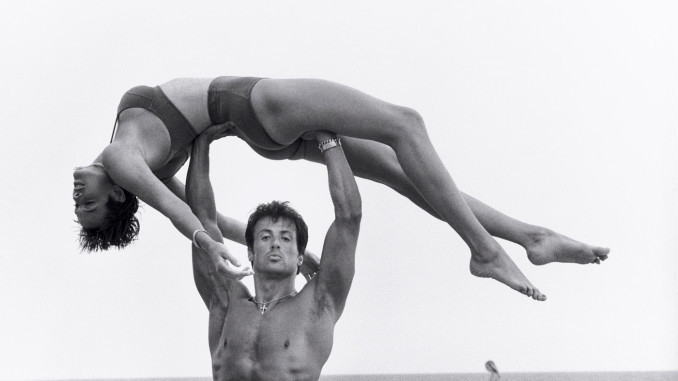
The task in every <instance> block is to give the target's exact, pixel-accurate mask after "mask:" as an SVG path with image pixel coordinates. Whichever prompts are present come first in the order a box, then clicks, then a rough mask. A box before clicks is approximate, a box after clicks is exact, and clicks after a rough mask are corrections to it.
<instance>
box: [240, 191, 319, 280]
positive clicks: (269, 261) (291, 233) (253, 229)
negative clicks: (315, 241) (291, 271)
mask: <svg viewBox="0 0 678 381" xmlns="http://www.w3.org/2000/svg"><path fill="white" fill-rule="evenodd" d="M287 204H288V203H287V202H280V201H273V202H270V203H268V204H261V205H259V206H258V207H257V209H256V210H255V211H254V213H252V214H251V215H250V218H249V220H248V221H247V228H246V230H245V241H246V242H247V252H248V257H249V260H250V262H251V263H252V268H253V269H254V270H255V272H256V271H257V270H259V271H264V270H265V269H271V270H272V269H287V268H289V267H292V266H295V267H296V272H297V273H299V267H300V266H301V263H302V262H303V257H304V252H305V251H306V244H307V243H308V227H307V226H306V223H305V222H304V219H303V218H302V217H301V216H300V215H299V213H297V211H296V210H294V209H293V208H291V207H290V206H289V205H287ZM281 271H285V270H281Z"/></svg>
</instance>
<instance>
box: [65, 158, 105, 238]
mask: <svg viewBox="0 0 678 381" xmlns="http://www.w3.org/2000/svg"><path fill="white" fill-rule="evenodd" d="M114 187H115V184H113V182H112V181H111V179H110V178H109V177H108V175H107V174H106V171H105V170H104V169H103V168H102V167H98V166H93V165H90V166H87V167H79V168H76V169H75V170H74V171H73V201H75V215H76V216H77V218H78V222H80V225H82V227H83V228H88V229H92V228H97V227H99V226H102V225H103V224H104V223H105V222H106V216H107V215H108V208H107V207H106V203H107V202H108V198H109V195H111V194H112V193H113V189H114Z"/></svg>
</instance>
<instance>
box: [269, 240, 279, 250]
mask: <svg viewBox="0 0 678 381" xmlns="http://www.w3.org/2000/svg"><path fill="white" fill-rule="evenodd" d="M271 246H272V247H274V248H277V249H279V248H280V240H278V238H273V241H272V242H271Z"/></svg>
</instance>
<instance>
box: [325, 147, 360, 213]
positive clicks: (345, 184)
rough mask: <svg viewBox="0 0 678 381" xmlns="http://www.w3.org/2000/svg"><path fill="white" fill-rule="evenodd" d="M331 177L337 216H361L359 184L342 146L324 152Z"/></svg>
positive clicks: (331, 188) (332, 195)
mask: <svg viewBox="0 0 678 381" xmlns="http://www.w3.org/2000/svg"><path fill="white" fill-rule="evenodd" d="M323 157H324V159H325V165H326V166H327V173H328V177H329V188H330V196H331V198H332V202H333V203H334V210H335V215H336V216H337V217H344V218H346V217H348V218H352V217H355V216H360V214H361V210H362V205H361V199H360V192H359V191H358V184H356V181H355V177H354V176H353V171H351V167H350V166H349V164H348V161H347V160H346V156H345V155H344V152H343V149H342V148H341V146H340V145H339V146H337V147H334V148H330V149H328V150H326V151H324V152H323Z"/></svg>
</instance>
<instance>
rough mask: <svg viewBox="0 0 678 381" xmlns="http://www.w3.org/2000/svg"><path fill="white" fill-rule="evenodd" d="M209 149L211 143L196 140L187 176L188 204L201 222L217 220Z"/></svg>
mask: <svg viewBox="0 0 678 381" xmlns="http://www.w3.org/2000/svg"><path fill="white" fill-rule="evenodd" d="M209 147H210V145H209V141H207V140H205V139H202V138H200V137H198V138H197V139H195V141H194V142H193V150H192V152H191V162H190V163H189V166H188V175H187V176H186V202H187V204H188V205H189V206H190V207H191V209H192V210H193V213H195V214H196V216H197V217H198V218H199V219H200V220H201V221H204V219H208V220H210V221H215V220H216V204H215V201H214V191H213V190H212V183H211V182H210V177H209V171H210V160H209V152H210V150H209Z"/></svg>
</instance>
